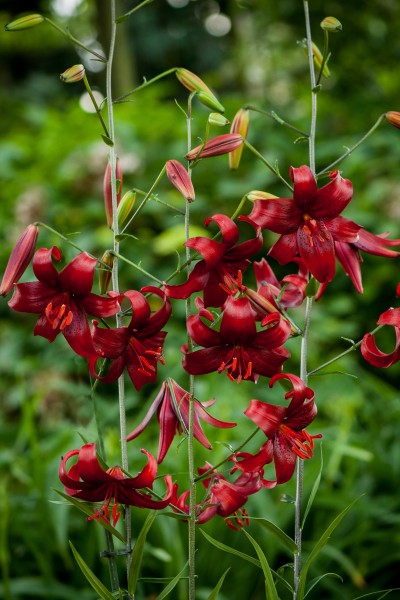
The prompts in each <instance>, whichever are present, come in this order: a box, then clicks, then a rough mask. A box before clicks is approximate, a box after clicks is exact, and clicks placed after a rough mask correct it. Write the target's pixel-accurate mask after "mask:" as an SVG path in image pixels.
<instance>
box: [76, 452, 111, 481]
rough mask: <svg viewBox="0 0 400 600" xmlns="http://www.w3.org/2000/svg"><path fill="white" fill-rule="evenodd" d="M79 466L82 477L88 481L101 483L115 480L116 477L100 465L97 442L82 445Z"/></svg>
mask: <svg viewBox="0 0 400 600" xmlns="http://www.w3.org/2000/svg"><path fill="white" fill-rule="evenodd" d="M78 467H79V473H80V476H81V479H82V480H83V481H85V482H87V483H96V484H98V485H100V484H102V483H104V482H111V481H114V477H112V475H109V474H108V473H107V472H106V471H104V469H103V468H102V467H101V466H100V463H99V461H98V458H97V455H96V444H85V445H84V446H82V448H81V449H80V450H79V458H78Z"/></svg>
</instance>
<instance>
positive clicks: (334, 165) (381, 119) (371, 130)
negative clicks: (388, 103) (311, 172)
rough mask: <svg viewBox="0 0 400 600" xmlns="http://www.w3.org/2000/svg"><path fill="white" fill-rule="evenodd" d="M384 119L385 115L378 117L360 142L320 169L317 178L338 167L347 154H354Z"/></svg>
mask: <svg viewBox="0 0 400 600" xmlns="http://www.w3.org/2000/svg"><path fill="white" fill-rule="evenodd" d="M384 118H385V113H383V114H382V115H380V117H379V118H378V120H377V121H376V123H374V125H372V127H371V129H369V130H368V131H367V133H366V134H365V135H363V137H362V138H361V139H360V140H358V142H357V143H356V144H354V146H352V147H351V148H349V149H348V150H346V152H345V153H344V154H342V155H341V156H339V158H337V159H336V160H334V161H333V163H331V164H330V165H328V166H327V167H325V168H324V169H322V171H319V173H317V177H319V176H320V175H323V174H324V173H327V172H328V171H330V170H331V169H332V168H333V167H336V165H338V164H339V163H340V162H342V160H344V159H345V158H347V157H348V156H349V154H351V153H352V152H354V150H356V149H357V148H358V147H359V146H361V144H362V143H363V142H365V140H366V139H367V138H368V137H369V136H370V135H371V134H372V133H373V132H374V131H375V129H377V128H378V127H379V125H380V124H381V122H382V121H383V119H384Z"/></svg>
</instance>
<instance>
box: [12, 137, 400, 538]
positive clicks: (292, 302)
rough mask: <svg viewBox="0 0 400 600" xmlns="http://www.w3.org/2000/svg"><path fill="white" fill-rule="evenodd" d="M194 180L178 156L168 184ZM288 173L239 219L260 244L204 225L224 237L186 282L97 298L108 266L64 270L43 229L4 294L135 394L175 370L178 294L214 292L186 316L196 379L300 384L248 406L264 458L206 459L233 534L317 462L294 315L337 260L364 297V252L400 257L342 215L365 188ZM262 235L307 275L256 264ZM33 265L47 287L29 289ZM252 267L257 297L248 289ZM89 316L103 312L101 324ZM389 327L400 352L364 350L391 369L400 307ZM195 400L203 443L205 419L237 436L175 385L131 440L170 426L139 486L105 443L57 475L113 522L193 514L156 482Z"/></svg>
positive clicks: (95, 371)
mask: <svg viewBox="0 0 400 600" xmlns="http://www.w3.org/2000/svg"><path fill="white" fill-rule="evenodd" d="M230 136H231V137H230ZM232 136H233V137H232ZM219 137H220V138H224V139H223V140H219V141H218V142H216V141H215V140H216V139H217V138H214V141H213V142H209V143H208V146H207V144H206V145H205V146H203V147H201V148H200V149H199V150H197V153H196V152H195V153H194V154H193V156H192V159H194V158H196V157H197V156H198V153H199V152H201V153H202V156H212V155H215V154H216V153H222V150H221V147H223V148H224V150H223V152H231V151H233V150H235V149H237V147H238V142H239V141H240V140H241V139H242V138H241V137H240V136H238V134H237V133H232V134H228V135H226V136H219ZM239 138H240V140H239ZM210 148H211V149H210ZM207 152H208V154H207ZM185 173H186V171H185V169H184V168H183V167H182V168H181V166H180V165H179V163H177V161H170V163H169V164H168V169H167V174H168V176H169V178H170V180H171V181H172V183H173V184H174V185H175V187H177V188H178V189H179V190H180V191H182V193H183V195H185V197H186V198H187V199H188V200H189V201H190V200H192V199H193V197H194V194H193V193H192V189H191V187H190V186H191V182H190V180H189V178H187V176H186V175H185ZM290 175H291V179H292V181H293V197H292V198H275V197H271V196H269V195H268V194H265V193H263V192H252V200H253V209H252V211H251V212H250V214H249V215H247V216H241V217H239V220H240V221H243V222H244V224H245V225H244V226H245V227H250V228H251V232H252V235H253V237H250V238H249V239H247V240H246V241H242V242H240V243H239V238H240V231H239V228H238V226H237V224H236V223H235V222H234V221H233V220H232V219H231V218H229V217H228V216H226V215H223V214H215V215H213V216H212V217H210V218H208V219H206V221H205V225H206V226H209V225H210V224H214V226H216V227H217V228H218V229H219V233H218V235H217V236H215V237H214V238H209V237H202V236H200V237H194V238H191V239H189V240H188V241H187V242H186V243H185V246H186V247H188V248H191V249H192V250H193V251H194V252H195V255H194V256H195V257H197V262H196V264H195V266H194V268H193V270H192V271H191V272H190V274H189V275H188V278H187V281H186V282H184V283H182V284H179V285H167V284H165V285H163V286H162V288H158V287H155V286H146V287H143V288H142V289H141V290H140V291H137V290H128V291H125V292H123V293H117V292H111V291H110V292H108V293H107V294H106V295H98V294H95V293H93V292H92V287H93V282H94V274H95V268H96V265H97V264H98V262H99V261H98V259H97V258H94V257H92V256H90V255H89V254H87V253H86V252H81V253H80V254H79V255H77V256H76V257H75V258H74V259H73V260H72V261H71V262H70V263H69V264H67V265H66V266H65V267H64V268H62V269H61V270H58V269H57V268H56V264H55V263H59V262H60V261H61V260H62V256H61V251H60V250H59V248H57V247H52V248H39V249H38V250H36V252H35V247H36V243H37V237H38V228H37V226H36V225H29V226H28V227H27V229H26V230H25V232H24V233H23V235H22V236H21V238H20V239H19V240H18V242H17V244H16V246H15V247H14V250H13V252H12V254H11V257H10V260H9V262H8V265H7V268H6V271H5V273H4V277H3V281H2V283H1V285H0V294H1V295H3V296H6V295H7V294H8V293H9V292H11V290H13V295H12V297H11V299H10V300H9V302H8V304H9V306H10V307H11V308H12V309H13V310H14V311H17V312H23V313H32V314H36V315H38V320H37V322H36V325H35V327H34V335H40V336H42V337H44V338H46V339H48V340H49V342H53V341H54V340H55V338H56V337H57V336H58V335H59V334H62V335H63V336H64V338H65V339H66V341H67V343H68V344H69V346H70V347H71V348H72V350H73V351H74V352H75V353H76V354H78V355H79V356H81V357H83V358H85V359H87V360H88V368H89V372H90V375H91V376H92V377H94V378H96V379H99V380H100V381H102V382H104V383H106V384H109V383H112V382H115V381H117V379H118V378H119V377H121V376H122V375H123V374H124V372H125V370H126V371H127V373H128V376H129V378H130V379H131V381H132V384H133V386H134V387H135V388H136V390H140V389H141V388H142V387H143V386H144V385H145V384H148V383H155V382H156V381H157V374H158V368H159V364H164V358H163V347H164V343H165V338H166V335H167V332H166V331H165V330H163V328H164V327H165V325H166V324H167V322H168V320H169V319H170V318H171V313H172V303H171V299H177V300H179V299H186V298H189V297H190V296H192V295H193V294H196V293H201V294H202V296H198V297H196V299H195V306H196V308H197V313H196V314H192V315H190V316H189V318H188V320H187V331H188V335H189V336H190V338H191V340H192V342H193V344H192V345H193V346H194V349H192V345H191V346H190V347H189V345H188V344H184V345H183V346H182V353H183V359H182V365H183V368H184V369H185V371H186V372H187V373H189V374H190V375H196V376H199V375H203V374H207V373H213V372H216V373H225V374H226V375H227V376H228V378H229V379H230V380H232V381H233V382H236V383H240V382H242V381H243V380H246V381H251V382H257V380H258V379H259V378H260V376H261V377H267V378H270V381H269V386H270V387H273V386H274V385H275V383H276V382H277V381H281V380H286V389H287V387H290V388H291V389H290V391H288V392H286V394H285V400H286V401H288V404H287V405H284V406H282V405H276V404H270V403H267V402H264V401H260V400H256V399H253V400H251V401H250V404H249V406H248V407H247V409H246V410H245V411H244V414H245V415H246V417H247V418H249V419H250V420H252V421H253V422H254V423H255V424H256V425H257V426H258V427H259V428H260V429H261V430H262V431H263V432H264V434H265V436H266V441H265V442H264V443H263V444H262V445H261V447H260V448H259V450H258V451H257V452H255V453H254V454H252V453H250V452H242V451H241V452H236V453H232V454H231V455H230V457H229V460H230V461H231V462H232V465H233V466H232V468H231V470H230V477H229V478H227V477H225V476H224V475H222V474H221V473H220V472H218V471H217V470H216V469H215V468H214V467H213V466H212V465H211V464H210V463H208V462H207V463H206V464H205V465H204V466H203V467H201V468H199V469H198V474H199V477H198V479H199V481H201V482H202V484H203V486H204V488H205V496H204V498H203V500H202V502H201V503H200V504H199V505H198V506H197V507H196V514H197V522H198V523H205V522H206V521H208V520H209V519H211V518H212V517H213V516H214V515H216V514H218V515H220V516H221V517H223V518H225V519H226V522H227V524H228V525H229V526H230V527H232V528H234V529H235V528H237V527H240V526H242V525H243V524H245V523H247V512H246V509H245V508H244V505H245V504H246V502H247V499H248V497H249V496H250V495H252V494H254V493H256V492H258V491H259V490H261V489H264V488H273V487H274V486H276V485H277V484H283V483H285V482H287V481H288V480H289V479H290V478H291V477H292V475H293V473H294V470H295V465H296V461H297V460H298V459H299V458H300V459H303V460H304V459H309V458H311V457H312V456H313V448H314V439H315V438H318V437H321V436H320V435H319V434H318V435H311V434H310V433H309V432H308V431H307V429H306V428H307V427H308V426H309V425H310V424H311V423H312V422H313V420H314V419H315V417H316V414H317V406H316V402H315V398H314V392H313V390H312V389H311V388H309V387H308V386H307V385H306V384H305V383H304V382H303V381H302V380H301V379H300V378H299V377H298V376H296V375H294V374H291V373H283V372H282V370H283V365H284V363H285V361H286V360H287V359H288V358H289V351H288V350H287V349H286V348H285V347H284V345H285V342H286V341H287V340H288V339H289V337H290V336H291V335H293V334H298V333H299V332H298V331H296V326H295V325H294V323H293V322H292V321H291V319H290V318H289V317H288V313H287V309H290V308H293V307H297V306H300V305H301V304H302V303H303V301H304V299H305V297H306V294H307V285H308V283H309V278H310V276H312V277H313V278H314V279H315V280H316V281H317V282H319V289H318V292H317V298H320V297H321V296H322V294H323V292H324V290H325V288H326V286H327V285H328V284H329V282H331V281H332V279H333V278H334V274H335V266H336V259H337V260H338V261H339V263H340V264H341V266H342V267H343V269H344V271H345V272H346V274H347V275H348V276H349V277H350V279H351V281H352V283H353V285H354V287H355V289H356V290H357V291H358V292H360V293H362V291H363V289H362V280H361V262H362V260H361V255H360V251H363V252H367V253H369V254H375V255H379V256H383V257H395V256H398V254H399V253H398V252H396V251H395V250H393V249H392V246H399V245H400V240H389V239H387V235H386V234H384V235H378V236H376V235H373V234H372V233H369V232H367V231H365V230H364V229H363V228H362V227H361V226H360V225H358V224H357V223H355V222H354V221H351V220H349V219H346V218H345V217H342V216H341V213H342V211H343V210H344V209H345V208H346V206H347V205H348V204H349V202H350V200H351V198H352V194H353V188H352V184H351V182H350V181H349V180H347V179H344V178H343V177H342V176H341V175H340V173H339V172H338V171H333V172H332V173H330V181H329V183H327V184H326V185H324V186H323V187H321V188H319V189H318V188H317V182H316V179H315V177H314V175H313V173H312V172H311V170H310V169H309V167H307V166H301V167H299V168H291V172H290ZM188 190H189V191H188ZM188 196H190V198H189V197H188ZM192 196H193V197H192ZM263 229H266V230H269V231H272V232H274V233H276V234H278V235H279V236H280V237H279V239H278V240H277V241H276V242H275V244H274V245H273V246H272V248H271V249H270V251H269V256H271V257H273V258H274V259H276V260H277V261H278V262H279V263H280V264H287V263H290V262H293V263H295V264H296V272H295V273H292V274H289V275H287V276H286V277H284V278H283V280H282V281H278V279H277V278H276V276H275V275H274V273H273V271H272V269H271V267H270V265H269V264H268V262H267V260H266V258H265V257H263V258H262V259H261V260H259V261H255V262H253V263H252V262H251V258H252V257H254V256H255V255H257V254H260V253H261V252H262V250H263V237H262V230H263ZM31 262H32V268H33V272H34V275H35V277H36V281H31V282H25V283H18V281H19V280H20V278H21V276H22V275H23V273H24V272H25V270H26V268H27V267H28V265H29V264H30V263H31ZM251 265H252V268H253V274H254V277H255V280H256V282H257V288H256V289H253V288H250V287H248V286H247V285H244V283H243V279H244V275H245V273H246V271H247V269H248V267H250V266H251ZM398 293H399V294H400V285H399V289H398ZM149 295H155V296H157V297H158V298H159V302H160V304H161V306H160V307H159V308H158V310H156V311H154V312H152V309H151V306H150V303H149V301H148V297H149ZM123 303H124V305H126V306H127V307H128V308H127V309H124V311H123V314H124V315H125V318H128V319H129V318H130V321H129V323H127V324H125V325H121V326H118V327H111V326H104V324H105V322H104V319H107V318H109V317H112V316H114V315H116V314H117V313H119V314H121V310H122V304H123ZM210 308H212V309H213V310H212V311H211V310H210ZM217 310H219V311H220V314H219V316H218V318H216V311H217ZM126 315H127V317H126ZM89 316H90V317H94V320H93V321H92V322H91V323H90V322H89V320H88V317H89ZM379 323H380V324H384V325H390V326H393V327H394V328H395V331H396V347H395V350H394V351H393V352H392V353H390V354H385V353H383V352H382V351H380V350H379V349H378V347H377V345H376V340H375V338H374V337H373V336H372V335H370V334H366V336H365V337H364V340H363V343H362V346H361V350H362V353H363V355H364V357H365V358H366V359H367V360H368V361H369V362H370V363H371V364H373V365H375V366H378V367H388V366H390V365H392V364H394V363H395V362H397V361H399V360H400V309H390V310H388V311H386V312H385V313H383V314H382V315H381V317H380V319H379ZM191 401H193V403H194V437H195V438H196V440H197V441H198V442H199V443H200V444H202V445H203V446H205V447H206V448H211V444H210V442H209V440H208V439H207V437H206V435H205V433H204V431H203V429H202V426H201V423H200V421H204V422H206V423H207V424H209V425H212V426H214V427H217V428H230V427H234V426H235V425H236V423H233V422H226V421H221V420H219V419H217V418H215V417H214V416H212V415H211V414H210V413H209V412H208V411H207V410H206V408H208V407H209V406H210V405H211V404H213V403H214V402H215V400H212V401H209V402H206V403H201V402H200V401H199V400H197V399H196V398H194V399H191V398H190V394H189V392H188V391H186V390H184V389H183V388H182V387H181V386H180V385H179V384H178V383H177V382H176V381H174V380H173V379H171V378H167V379H166V380H165V381H164V382H163V383H162V385H161V388H160V391H159V392H158V394H157V396H156V398H155V400H154V401H153V403H152V404H151V406H150V408H149V410H148V413H147V415H146V417H145V418H144V420H143V421H142V423H141V424H139V425H138V426H137V427H136V428H135V429H134V430H133V431H132V432H131V433H130V434H129V435H128V436H127V440H128V441H131V440H133V439H135V438H136V437H137V436H139V435H140V434H141V433H142V432H143V431H144V429H145V428H146V427H147V425H148V423H149V422H150V420H151V418H152V417H153V415H154V414H155V413H157V417H158V421H159V431H160V434H159V447H158V456H157V459H156V458H154V456H153V455H152V454H151V453H150V452H148V451H147V450H144V449H142V450H141V452H142V453H143V454H144V456H145V457H146V461H147V462H146V464H145V466H144V467H143V468H142V470H141V471H140V472H139V473H138V474H137V475H136V476H135V477H132V476H130V475H129V474H128V473H126V472H124V471H123V470H122V469H121V468H120V467H118V466H116V467H112V468H106V467H105V466H104V464H103V463H102V461H101V460H100V459H99V457H98V455H97V453H96V444H94V443H89V444H85V445H83V446H82V447H81V448H80V449H75V450H71V451H70V452H68V453H67V454H66V455H65V456H64V457H63V458H62V461H61V464H60V469H59V477H60V480H61V482H62V484H63V485H64V486H65V490H66V493H67V494H68V495H70V496H71V497H74V498H78V499H81V500H84V501H89V502H94V503H101V506H100V507H99V508H98V509H96V510H95V512H94V513H93V515H92V517H90V519H97V520H104V521H106V522H108V523H109V522H110V521H111V522H112V523H113V525H114V526H115V525H116V523H117V521H118V519H119V516H120V511H119V505H120V504H122V505H133V506H137V507H140V508H151V509H163V508H165V507H167V506H171V507H172V509H173V510H174V511H176V512H179V513H181V514H183V515H187V514H189V503H188V501H189V496H190V492H189V491H183V492H181V493H179V491H178V487H177V484H176V483H174V482H173V480H172V477H171V476H170V475H167V476H165V477H164V482H165V487H166V491H165V494H164V496H163V497H161V496H160V495H158V494H155V493H154V492H153V485H154V481H155V479H156V476H157V468H158V464H160V463H162V461H163V460H164V458H165V456H166V454H167V452H168V450H169V448H170V446H171V444H172V442H173V439H174V437H175V435H176V433H179V434H181V433H182V432H185V433H187V431H188V429H189V407H190V402H191ZM71 459H72V460H73V464H72V465H71V463H70V461H71ZM271 463H273V464H274V468H275V478H274V479H272V480H269V479H266V478H265V477H264V468H265V466H266V465H268V464H271ZM235 477H236V478H235ZM111 501H113V506H112V509H111V514H110V504H111Z"/></svg>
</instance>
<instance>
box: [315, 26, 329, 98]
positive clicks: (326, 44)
mask: <svg viewBox="0 0 400 600" xmlns="http://www.w3.org/2000/svg"><path fill="white" fill-rule="evenodd" d="M328 49H329V32H328V31H326V29H325V30H324V50H323V52H322V63H321V68H320V70H319V74H318V79H317V82H316V84H315V85H316V86H318V85H319V84H320V81H321V77H322V73H323V71H324V67H325V65H326V61H327V60H328Z"/></svg>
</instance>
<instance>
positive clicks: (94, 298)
mask: <svg viewBox="0 0 400 600" xmlns="http://www.w3.org/2000/svg"><path fill="white" fill-rule="evenodd" d="M121 297H122V296H116V297H112V298H105V297H104V296H98V295H97V294H92V293H90V294H88V295H87V296H85V297H84V298H82V300H81V301H80V303H81V306H82V307H83V309H84V310H85V312H86V313H87V314H88V315H92V316H93V317H103V318H104V317H111V316H112V315H115V314H116V313H117V312H118V311H119V309H120V306H119V300H120V298H121Z"/></svg>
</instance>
